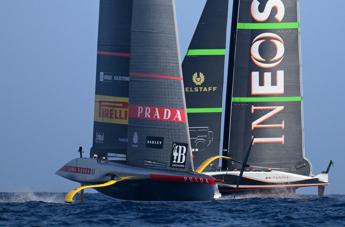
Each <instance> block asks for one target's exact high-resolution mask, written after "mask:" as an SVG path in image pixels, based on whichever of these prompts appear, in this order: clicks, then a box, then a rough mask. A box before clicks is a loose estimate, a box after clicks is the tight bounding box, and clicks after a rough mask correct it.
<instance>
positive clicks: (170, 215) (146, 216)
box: [0, 193, 345, 227]
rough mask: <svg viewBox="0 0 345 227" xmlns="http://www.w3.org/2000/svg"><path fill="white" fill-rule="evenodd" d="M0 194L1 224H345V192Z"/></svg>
mask: <svg viewBox="0 0 345 227" xmlns="http://www.w3.org/2000/svg"><path fill="white" fill-rule="evenodd" d="M64 195H65V194H63V193H0V226H141V227H142V226H345V195H329V196H326V197H324V198H318V197H317V196H309V195H296V196H290V197H263V196H259V195H256V196H254V195H253V196H247V197H242V198H241V197H238V198H233V197H228V198H221V199H219V200H215V201H211V202H130V201H120V200H115V199H112V198H109V197H106V196H103V195H101V194H91V193H90V194H85V201H84V203H78V202H76V203H74V204H65V203H64Z"/></svg>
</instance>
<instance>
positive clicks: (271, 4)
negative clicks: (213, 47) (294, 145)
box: [250, 0, 285, 144]
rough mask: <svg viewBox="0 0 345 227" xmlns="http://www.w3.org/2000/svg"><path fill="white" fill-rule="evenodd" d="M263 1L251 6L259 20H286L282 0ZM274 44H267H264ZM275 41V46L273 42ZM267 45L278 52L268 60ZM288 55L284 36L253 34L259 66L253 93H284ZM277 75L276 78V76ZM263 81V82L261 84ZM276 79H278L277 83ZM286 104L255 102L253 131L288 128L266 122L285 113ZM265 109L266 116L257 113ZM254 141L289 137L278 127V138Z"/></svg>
mask: <svg viewBox="0 0 345 227" xmlns="http://www.w3.org/2000/svg"><path fill="white" fill-rule="evenodd" d="M263 4H264V3H262V2H260V1H258V0H253V1H252V3H251V7H250V11H251V12H250V15H251V17H252V19H253V20H254V21H255V23H258V24H259V23H264V22H267V21H268V20H269V18H270V17H272V15H273V17H274V20H275V21H276V22H277V23H279V22H282V21H283V19H284V17H285V5H284V3H283V1H281V0H269V1H267V2H266V4H265V5H264V7H263ZM267 43H268V44H271V45H264V44H267ZM272 44H273V45H272ZM267 48H270V49H269V50H268V51H272V50H273V49H271V48H275V52H274V51H272V52H273V53H275V54H274V55H273V57H272V58H270V59H267V58H266V59H265V58H264V57H263V56H262V55H261V53H260V51H263V52H265V51H267ZM284 54H285V42H284V38H283V37H281V36H279V35H278V34H276V33H274V32H266V31H263V32H262V33H261V34H258V35H257V36H256V37H253V41H252V46H251V47H250V55H251V60H252V62H253V63H254V65H256V66H257V69H256V70H255V69H254V70H253V71H252V72H251V95H252V96H257V95H261V96H262V95H264V96H273V95H284V94H285V87H284V77H285V71H284V70H280V69H279V66H280V64H281V63H282V61H283V60H284ZM273 77H275V78H273ZM261 81H263V83H261ZM273 81H276V82H275V84H273ZM284 110H285V106H282V105H279V106H278V105H277V106H274V105H270V106H264V105H252V106H251V113H252V114H253V115H254V116H255V117H254V120H253V122H252V123H251V125H252V126H251V128H252V130H253V131H254V130H256V129H273V128H275V129H281V130H284V129H285V121H284V120H283V121H281V122H277V123H271V124H263V123H264V122H266V121H268V120H269V119H275V117H276V116H277V115H279V113H281V112H284ZM259 111H260V113H261V112H262V111H265V112H267V113H266V114H264V115H262V116H259V117H258V116H257V112H259ZM253 143H254V144H268V143H270V144H272V143H278V144H285V136H284V134H283V135H282V132H281V131H279V130H277V136H276V137H269V138H255V139H254V141H253Z"/></svg>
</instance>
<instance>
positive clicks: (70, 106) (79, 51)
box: [0, 0, 345, 193]
mask: <svg viewBox="0 0 345 227" xmlns="http://www.w3.org/2000/svg"><path fill="white" fill-rule="evenodd" d="M176 2H177V14H178V15H177V17H178V22H179V29H180V31H179V33H180V45H181V50H182V51H181V52H182V53H185V51H186V48H187V45H188V43H189V41H190V39H191V36H192V33H193V30H194V28H195V26H196V23H197V21H198V19H199V18H198V17H199V15H200V13H201V10H202V7H203V5H204V3H205V0H176ZM98 4H99V3H98V1H97V0H1V1H0V78H1V81H0V108H1V111H0V154H1V157H0V182H1V183H0V191H67V190H69V189H71V188H72V187H74V186H75V185H76V184H75V183H72V182H69V181H67V180H65V179H62V178H60V177H58V176H56V175H54V173H55V171H56V170H57V169H58V168H60V167H61V166H62V165H63V164H64V163H65V162H67V161H69V160H70V159H72V158H75V157H77V155H78V154H77V149H78V146H79V145H83V147H84V148H85V150H89V148H90V147H91V143H92V122H93V102H94V87H95V74H96V73H95V71H96V47H97V26H98ZM344 8H345V1H344V0H329V1H324V0H301V20H302V53H303V83H304V97H305V103H304V107H305V108H304V113H305V140H306V154H307V157H308V158H309V159H310V160H311V161H312V163H313V170H314V173H318V172H320V171H322V170H324V169H325V168H326V166H327V164H328V160H329V159H333V160H334V161H335V164H336V166H335V168H334V169H333V171H332V172H331V186H330V187H329V190H328V192H329V193H345V182H344V181H345V178H344V176H343V174H344V173H345V148H344V140H345V133H344V126H345V120H344V118H345V105H344V103H345V101H344V98H345V89H344V87H343V84H344V83H345V73H344V71H345V68H344V67H345V54H344V53H345V45H344V40H345V38H344V35H345V17H344V15H343V14H344V13H343V9H344Z"/></svg>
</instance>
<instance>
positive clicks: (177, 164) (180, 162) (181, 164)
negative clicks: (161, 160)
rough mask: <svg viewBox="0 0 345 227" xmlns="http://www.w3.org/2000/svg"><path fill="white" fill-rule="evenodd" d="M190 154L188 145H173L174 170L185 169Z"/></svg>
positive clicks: (172, 164) (171, 163)
mask: <svg viewBox="0 0 345 227" xmlns="http://www.w3.org/2000/svg"><path fill="white" fill-rule="evenodd" d="M187 153H188V144H186V143H176V142H174V143H173V144H172V151H171V162H170V166H171V167H172V168H185V166H186V160H187V158H186V157H187Z"/></svg>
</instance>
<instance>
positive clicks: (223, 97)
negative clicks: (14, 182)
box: [57, 0, 331, 202]
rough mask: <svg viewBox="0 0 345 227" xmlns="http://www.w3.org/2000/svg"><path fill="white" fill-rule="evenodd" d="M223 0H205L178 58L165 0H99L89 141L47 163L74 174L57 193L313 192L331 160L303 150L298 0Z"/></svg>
mask: <svg viewBox="0 0 345 227" xmlns="http://www.w3.org/2000/svg"><path fill="white" fill-rule="evenodd" d="M228 6H229V1H228V0H208V1H207V2H206V5H205V8H204V10H203V12H202V15H201V17H200V20H199V23H198V26H197V28H196V30H195V33H194V35H193V38H192V41H191V43H190V46H189V50H188V52H187V54H186V56H185V59H184V61H183V63H182V65H181V64H180V59H179V56H180V53H179V43H178V38H177V26H176V15H175V14H176V13H175V3H174V0H145V1H143V0H100V17H99V35H98V52H97V75H96V96H95V113H94V130H93V146H92V148H91V152H90V157H88V158H82V157H81V158H77V159H74V160H72V161H70V162H68V163H67V164H65V165H64V166H63V167H62V168H61V169H59V170H58V171H57V174H58V175H60V176H62V177H65V178H67V179H69V180H72V181H75V182H78V183H80V184H82V186H81V187H78V188H76V189H75V190H72V191H71V192H70V193H68V194H67V196H66V202H73V198H74V196H75V195H76V194H77V193H78V192H81V191H83V190H85V189H88V188H94V189H96V190H97V191H99V192H101V193H104V194H106V195H108V196H111V197H114V198H118V199H126V200H164V201H171V200H174V201H177V200H184V201H205V200H212V199H213V198H214V196H215V194H216V192H217V191H218V190H219V191H220V193H221V194H222V195H227V194H238V193H253V192H254V193H256V192H260V193H261V192H265V193H277V192H278V193H294V192H295V191H296V189H298V188H301V187H310V186H316V187H318V188H319V194H320V195H322V194H323V193H324V189H325V186H327V185H328V172H329V169H330V166H331V165H329V167H328V168H327V170H326V171H325V172H323V173H321V174H319V175H316V176H314V175H312V173H311V165H310V162H309V161H308V160H307V159H306V158H305V153H304V134H303V115H302V112H303V97H302V92H301V90H302V88H301V67H300V65H301V63H300V61H301V60H300V56H301V55H300V24H299V15H298V6H299V5H298V0H270V1H265V2H261V1H258V0H234V1H233V14H232V20H229V18H230V17H229V14H228V8H229V7H228ZM228 21H232V23H231V25H232V26H231V32H230V35H228V32H227V31H228V29H227V28H228V26H229V24H230V23H228ZM182 75H183V76H182ZM224 85H225V86H224Z"/></svg>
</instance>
